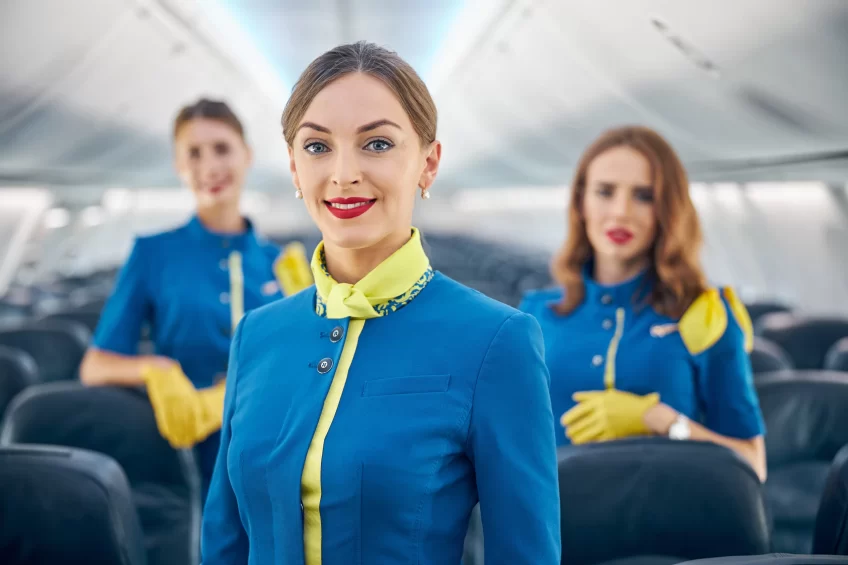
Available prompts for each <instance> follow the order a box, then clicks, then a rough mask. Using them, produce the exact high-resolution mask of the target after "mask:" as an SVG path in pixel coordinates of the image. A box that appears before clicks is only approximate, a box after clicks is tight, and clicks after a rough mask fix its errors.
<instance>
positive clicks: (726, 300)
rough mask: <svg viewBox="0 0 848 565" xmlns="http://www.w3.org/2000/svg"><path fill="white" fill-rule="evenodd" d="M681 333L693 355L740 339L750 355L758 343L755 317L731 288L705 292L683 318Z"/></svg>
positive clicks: (680, 323)
mask: <svg viewBox="0 0 848 565" xmlns="http://www.w3.org/2000/svg"><path fill="white" fill-rule="evenodd" d="M678 331H679V332H680V337H681V338H682V339H683V343H684V344H685V345H686V348H687V349H688V350H689V352H690V353H691V354H692V355H698V354H701V353H703V352H705V351H707V350H709V349H712V348H713V347H714V346H715V345H716V344H718V343H719V342H721V341H722V338H725V339H734V337H740V338H741V340H742V342H743V346H744V349H745V351H748V352H750V351H751V349H752V348H753V343H754V332H753V324H752V323H751V318H750V316H749V315H748V311H747V310H746V308H745V306H744V304H742V301H741V300H740V299H739V297H738V296H737V295H736V292H735V291H734V290H733V288H731V287H713V288H708V289H707V290H705V291H704V292H702V293H701V294H700V296H698V297H697V298H696V299H695V300H694V301H693V302H692V304H691V305H690V306H689V308H688V309H687V310H686V312H684V314H683V316H681V318H680V321H679V322H678Z"/></svg>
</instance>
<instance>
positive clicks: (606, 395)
mask: <svg viewBox="0 0 848 565" xmlns="http://www.w3.org/2000/svg"><path fill="white" fill-rule="evenodd" d="M572 398H574V400H575V401H576V402H577V403H578V404H577V406H575V407H574V408H572V409H571V410H569V411H568V412H566V413H565V414H563V415H562V418H560V422H561V423H562V425H563V426H564V427H565V435H566V436H568V438H569V439H570V440H571V443H573V444H574V445H580V444H583V443H590V442H595V441H609V440H614V439H621V438H626V437H632V436H639V435H649V434H650V433H651V430H650V429H649V428H648V426H647V425H646V424H645V422H644V419H643V417H644V415H645V412H647V411H648V410H649V409H650V408H651V407H653V406H655V405H656V404H657V403H658V402H659V401H660V396H659V394H656V393H653V394H648V395H646V396H638V395H636V394H631V393H629V392H624V391H622V390H616V389H610V390H603V391H600V390H599V391H588V392H577V393H575V394H574V396H573V397H572Z"/></svg>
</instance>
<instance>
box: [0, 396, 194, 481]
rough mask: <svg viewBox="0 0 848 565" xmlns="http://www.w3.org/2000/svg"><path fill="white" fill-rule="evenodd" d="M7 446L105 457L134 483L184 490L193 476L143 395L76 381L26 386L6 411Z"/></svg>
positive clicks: (2, 440)
mask: <svg viewBox="0 0 848 565" xmlns="http://www.w3.org/2000/svg"><path fill="white" fill-rule="evenodd" d="M12 443H38V444H48V445H63V446H68V447H74V448H79V449H88V450H91V451H95V452H97V453H105V454H108V455H109V456H110V457H112V458H114V459H115V460H116V461H117V462H118V463H119V464H120V465H121V467H123V469H124V471H125V472H126V474H127V476H128V477H129V479H130V482H132V483H133V484H137V483H140V482H151V483H156V484H159V485H163V486H173V487H177V488H183V487H185V485H186V477H187V476H188V477H191V478H193V477H194V474H195V473H196V463H195V462H194V456H193V454H192V452H191V451H190V450H180V451H176V450H174V449H173V448H171V446H170V445H169V444H168V442H167V441H166V440H165V439H163V438H162V436H161V435H160V434H159V431H158V428H157V426H156V419H155V416H154V414H153V409H152V408H151V406H150V402H149V401H148V400H147V396H146V395H145V394H144V393H143V392H142V391H140V390H137V389H128V388H120V387H92V388H88V387H85V386H83V385H82V384H81V383H79V382H61V383H46V384H39V385H35V386H31V387H29V388H28V389H26V390H25V391H24V392H22V393H21V394H20V395H18V397H17V398H16V399H15V400H14V401H13V402H12V404H11V405H10V406H9V407H8V409H7V411H6V416H5V421H4V425H3V428H2V432H0V444H12ZM197 480H199V479H197Z"/></svg>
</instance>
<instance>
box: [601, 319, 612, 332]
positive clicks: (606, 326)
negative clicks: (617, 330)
mask: <svg viewBox="0 0 848 565" xmlns="http://www.w3.org/2000/svg"><path fill="white" fill-rule="evenodd" d="M603 326H604V329H605V330H608V329H610V328H611V327H612V320H604V323H603Z"/></svg>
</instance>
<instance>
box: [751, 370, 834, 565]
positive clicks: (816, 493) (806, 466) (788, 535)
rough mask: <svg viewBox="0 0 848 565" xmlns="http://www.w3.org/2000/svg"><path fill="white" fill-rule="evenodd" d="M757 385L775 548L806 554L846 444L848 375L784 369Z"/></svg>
mask: <svg viewBox="0 0 848 565" xmlns="http://www.w3.org/2000/svg"><path fill="white" fill-rule="evenodd" d="M755 386H756V388H757V394H758V396H759V400H760V407H761V409H762V412H763V418H764V419H765V425H766V430H767V432H766V436H765V443H766V457H767V458H768V479H767V481H766V484H765V495H766V502H767V504H768V509H769V513H770V515H771V518H772V520H773V523H774V530H773V532H772V543H773V545H772V550H773V551H780V552H786V553H798V554H806V553H809V552H810V551H811V548H812V544H813V532H814V530H815V523H816V515H817V513H818V509H819V502H820V500H821V496H822V492H823V491H824V488H825V482H826V480H827V475H828V472H829V469H830V465H831V462H832V461H833V458H834V457H835V456H836V454H837V452H839V450H840V449H841V448H842V447H843V446H845V445H848V410H846V409H845V407H846V406H848V376H846V375H845V374H843V373H835V372H825V371H786V372H782V373H771V374H768V375H761V376H760V377H759V378H758V379H757V381H756V382H755Z"/></svg>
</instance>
